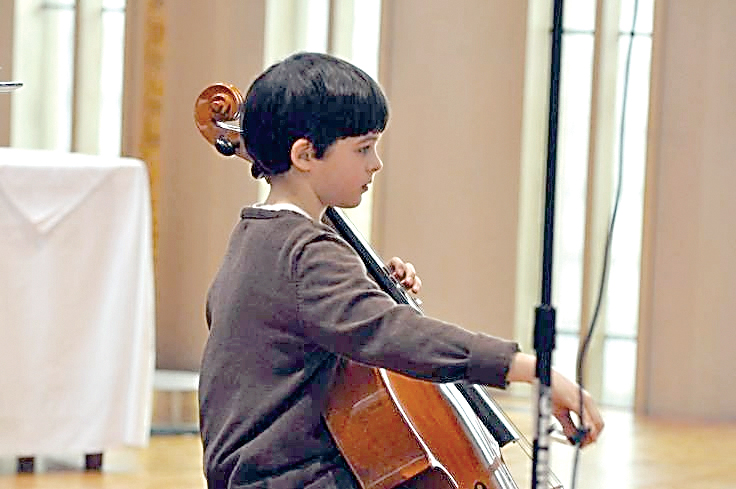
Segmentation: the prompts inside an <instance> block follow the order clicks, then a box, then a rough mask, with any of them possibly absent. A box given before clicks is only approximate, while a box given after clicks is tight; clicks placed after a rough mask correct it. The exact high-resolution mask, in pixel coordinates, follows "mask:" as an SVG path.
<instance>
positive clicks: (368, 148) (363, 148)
mask: <svg viewBox="0 0 736 489" xmlns="http://www.w3.org/2000/svg"><path fill="white" fill-rule="evenodd" d="M370 149H371V147H370V145H368V146H363V147H361V148H360V149H358V151H359V152H361V153H367V152H368V151H370Z"/></svg>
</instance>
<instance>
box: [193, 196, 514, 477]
mask: <svg viewBox="0 0 736 489" xmlns="http://www.w3.org/2000/svg"><path fill="white" fill-rule="evenodd" d="M241 218H242V219H241V220H240V222H239V223H238V224H237V226H236V227H235V229H234V231H233V234H232V236H231V239H230V244H229V247H228V250H227V253H226V255H225V257H224V260H223V263H222V265H221V268H220V270H219V271H218V273H217V276H216V278H215V280H214V282H213V284H212V286H211V288H210V291H209V294H208V297H207V310H206V318H207V324H208V326H209V328H210V332H209V338H208V340H207V344H206V346H205V351H204V354H203V358H202V368H201V375H200V387H199V399H200V425H201V432H202V440H203V445H204V469H205V476H206V478H207V481H208V486H209V487H210V488H244V487H254V488H255V487H258V488H261V487H263V488H265V487H269V488H284V489H286V488H297V487H305V486H307V485H308V484H309V483H310V482H313V481H317V483H315V484H314V485H313V486H314V487H330V484H329V483H324V484H323V483H320V482H319V481H320V480H323V479H324V480H326V479H329V477H327V478H325V474H327V475H330V473H331V472H335V473H338V471H339V470H340V469H339V467H340V466H342V464H343V462H342V460H341V457H340V456H339V453H338V451H337V448H336V446H335V444H334V442H333V440H332V438H331V437H330V434H329V432H328V431H327V428H326V425H325V423H324V420H323V418H322V414H323V412H324V407H325V405H326V400H327V397H328V393H329V389H330V384H331V382H332V378H333V376H334V373H335V369H336V367H337V365H338V361H339V359H340V358H349V359H352V360H355V361H358V362H361V363H364V364H367V365H371V366H375V367H382V368H386V369H390V370H394V371H398V372H402V373H404V374H407V375H409V376H412V377H416V378H420V379H426V380H431V381H435V382H450V381H457V380H468V381H470V382H472V383H477V384H485V385H490V386H495V387H504V386H505V385H506V374H507V372H508V368H509V364H510V362H511V359H512V357H513V354H514V353H515V352H516V351H518V345H517V344H516V343H514V342H509V341H506V340H502V339H499V338H494V337H492V336H488V335H485V334H481V333H473V332H470V331H467V330H465V329H462V328H460V327H458V326H455V325H452V324H449V323H446V322H443V321H439V320H437V319H432V318H430V317H427V316H423V315H421V314H419V313H417V312H416V311H415V310H414V309H413V308H412V307H410V306H407V305H397V304H396V303H395V302H394V301H393V300H392V299H391V298H390V297H389V296H388V295H387V294H385V293H384V292H383V291H381V290H380V289H379V288H378V287H377V286H376V285H375V283H374V282H373V281H372V280H371V279H370V278H369V277H368V276H367V274H366V270H365V267H364V265H363V263H362V262H361V261H360V258H359V257H358V256H357V254H356V253H355V252H354V251H353V250H352V248H350V246H349V245H348V244H347V243H346V242H345V241H344V240H343V239H342V238H341V237H340V236H339V235H337V234H336V233H335V232H334V231H333V230H332V229H331V228H330V227H328V226H325V225H323V224H320V223H315V222H314V221H312V220H310V219H308V218H306V217H305V216H303V215H301V214H299V213H296V212H292V211H288V210H285V211H271V210H265V209H259V208H251V207H249V208H246V209H244V210H243V211H242V214H241ZM331 477H332V478H333V479H334V474H333V475H332V476H331ZM333 484H334V482H333ZM313 486H310V488H311V487H313Z"/></svg>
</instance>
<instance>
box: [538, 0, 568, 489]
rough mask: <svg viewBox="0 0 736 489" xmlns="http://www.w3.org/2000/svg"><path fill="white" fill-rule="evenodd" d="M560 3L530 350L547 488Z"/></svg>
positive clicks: (541, 482)
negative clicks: (539, 288) (539, 278)
mask: <svg viewBox="0 0 736 489" xmlns="http://www.w3.org/2000/svg"><path fill="white" fill-rule="evenodd" d="M562 1H563V0H554V10H553V14H552V59H551V69H550V72H551V73H550V87H549V123H548V126H547V179H546V195H545V203H544V244H543V252H542V303H541V304H540V305H539V306H537V308H536V310H535V320H534V350H535V351H536V354H537V365H536V377H537V379H538V380H539V382H538V387H539V399H538V404H537V427H536V437H535V439H534V451H533V457H532V487H533V488H534V489H537V488H539V489H547V486H548V477H549V437H550V432H549V427H550V416H551V414H552V400H551V394H552V391H551V385H552V350H554V348H555V309H554V307H552V305H551V299H552V250H553V248H552V237H553V232H554V216H555V169H556V163H557V121H558V110H557V108H558V100H559V93H560V86H559V82H560V58H561V47H562Z"/></svg>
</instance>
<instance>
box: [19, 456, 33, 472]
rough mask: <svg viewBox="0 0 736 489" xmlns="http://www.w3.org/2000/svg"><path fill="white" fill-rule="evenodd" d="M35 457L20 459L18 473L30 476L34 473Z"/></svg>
mask: <svg viewBox="0 0 736 489" xmlns="http://www.w3.org/2000/svg"><path fill="white" fill-rule="evenodd" d="M34 462H35V459H34V457H18V473H19V474H28V473H32V472H33V465H34Z"/></svg>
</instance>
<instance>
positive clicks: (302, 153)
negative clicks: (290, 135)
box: [290, 138, 316, 171]
mask: <svg viewBox="0 0 736 489" xmlns="http://www.w3.org/2000/svg"><path fill="white" fill-rule="evenodd" d="M290 156H291V164H292V165H294V166H295V167H297V169H299V170H301V171H309V170H311V169H312V164H313V163H314V160H315V159H316V158H315V153H314V146H312V143H310V142H309V141H308V140H307V139H305V138H299V139H297V140H296V141H294V144H292V145H291V153H290Z"/></svg>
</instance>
